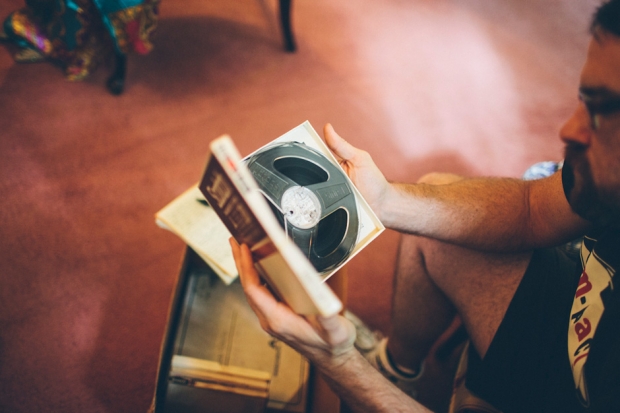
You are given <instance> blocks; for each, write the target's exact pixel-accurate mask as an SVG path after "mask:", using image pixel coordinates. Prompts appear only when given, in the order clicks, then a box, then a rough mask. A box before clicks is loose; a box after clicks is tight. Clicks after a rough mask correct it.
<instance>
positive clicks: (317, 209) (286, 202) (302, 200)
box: [280, 186, 321, 229]
mask: <svg viewBox="0 0 620 413" xmlns="http://www.w3.org/2000/svg"><path fill="white" fill-rule="evenodd" d="M280 206H281V208H282V211H283V212H284V217H285V218H286V220H287V221H288V222H289V223H290V224H291V225H294V226H295V227H297V228H300V229H309V228H312V227H314V226H316V225H317V224H318V223H319V220H320V219H321V202H320V201H319V198H317V196H316V195H315V194H314V192H312V191H311V190H309V189H308V188H306V187H303V186H293V187H290V188H288V189H287V190H286V191H284V193H283V194H282V203H281V205H280Z"/></svg>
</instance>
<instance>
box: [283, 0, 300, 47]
mask: <svg viewBox="0 0 620 413" xmlns="http://www.w3.org/2000/svg"><path fill="white" fill-rule="evenodd" d="M291 2H292V0H280V24H281V25H282V36H283V37H284V50H286V51H287V52H294V51H295V50H296V49H297V45H296V44H295V38H294V36H293V30H292V29H291V6H292V4H291Z"/></svg>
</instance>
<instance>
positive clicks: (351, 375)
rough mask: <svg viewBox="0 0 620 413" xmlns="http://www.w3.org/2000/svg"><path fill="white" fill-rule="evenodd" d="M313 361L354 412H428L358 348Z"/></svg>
mask: <svg viewBox="0 0 620 413" xmlns="http://www.w3.org/2000/svg"><path fill="white" fill-rule="evenodd" d="M313 361H314V364H315V366H316V367H318V368H319V370H320V371H321V373H322V374H323V376H324V377H325V380H326V381H327V383H328V384H329V386H330V387H331V388H332V390H334V392H335V393H336V394H337V395H338V396H339V397H340V399H341V400H342V401H344V402H345V403H346V404H347V406H348V407H349V408H350V409H351V410H352V411H354V412H359V413H368V412H375V413H383V412H385V413H405V412H407V413H422V412H424V413H428V412H430V410H428V409H427V408H425V407H424V406H423V405H421V404H419V403H418V402H417V401H415V400H414V399H412V398H410V397H409V396H407V395H406V394H405V393H403V392H402V391H401V390H400V389H398V388H397V387H396V386H394V385H393V384H392V383H390V382H389V381H388V380H387V379H386V378H385V377H383V376H382V375H381V374H380V373H379V372H378V371H377V370H375V369H374V368H373V367H372V366H371V365H370V364H369V363H368V361H366V360H365V359H364V358H363V357H362V355H361V354H360V353H358V352H357V351H352V352H351V353H350V354H348V355H346V356H344V359H343V360H340V361H339V362H334V361H333V360H330V359H329V357H326V358H322V357H319V358H318V359H314V360H313Z"/></svg>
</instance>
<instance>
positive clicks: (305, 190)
mask: <svg viewBox="0 0 620 413" xmlns="http://www.w3.org/2000/svg"><path fill="white" fill-rule="evenodd" d="M246 163H247V166H248V168H249V169H250V172H251V173H252V175H253V176H254V179H255V180H256V182H257V183H258V186H259V188H260V190H261V191H262V193H263V195H264V196H265V198H266V199H267V201H268V204H269V205H270V206H271V209H272V210H273V212H274V214H275V215H276V217H277V219H278V221H279V222H280V225H281V226H282V227H283V228H284V230H285V231H286V234H287V236H288V237H289V238H290V239H291V240H292V241H294V242H295V244H297V246H298V247H299V248H300V249H301V250H302V252H303V253H304V255H306V257H308V259H309V260H310V262H311V263H312V264H313V265H314V267H315V268H316V270H317V271H318V272H320V273H325V272H328V271H330V270H332V269H334V268H336V267H337V266H338V265H340V264H341V263H343V262H344V261H346V259H347V258H348V257H349V255H350V254H351V252H352V251H353V249H354V248H355V245H356V242H357V236H358V231H359V217H358V211H357V203H356V199H355V194H354V192H353V190H352V188H351V185H350V182H349V181H348V179H347V177H346V175H345V174H344V172H343V171H342V170H341V169H339V168H338V167H337V166H336V165H334V164H333V163H332V162H330V161H329V160H328V159H327V158H326V157H325V156H324V155H322V154H321V153H320V152H319V151H317V150H315V149H312V148H310V147H308V146H307V145H305V144H302V143H298V142H286V143H280V144H275V145H271V146H268V147H266V148H264V149H262V150H260V151H258V152H257V153H255V154H253V155H252V156H250V157H249V158H248V159H247V160H246Z"/></svg>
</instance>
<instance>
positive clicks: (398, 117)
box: [0, 0, 596, 413]
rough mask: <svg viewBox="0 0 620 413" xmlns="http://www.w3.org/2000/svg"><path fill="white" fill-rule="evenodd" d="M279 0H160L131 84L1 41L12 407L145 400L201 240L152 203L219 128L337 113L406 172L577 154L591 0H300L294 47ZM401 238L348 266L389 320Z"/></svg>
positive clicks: (5, 407) (4, 375)
mask: <svg viewBox="0 0 620 413" xmlns="http://www.w3.org/2000/svg"><path fill="white" fill-rule="evenodd" d="M22 4H23V2H22V1H20V0H6V1H3V2H2V3H1V4H0V16H1V17H2V18H4V16H6V15H8V13H9V12H11V11H12V10H14V9H16V8H18V7H21V5H22ZM275 4H276V3H275V2H274V1H272V0H270V1H266V2H265V1H262V0H261V1H251V0H245V1H238V2H237V1H236V2H227V1H215V2H205V1H193V0H191V1H167V0H164V1H163V4H162V7H161V21H160V25H159V27H158V29H157V32H156V33H155V37H154V43H155V49H154V50H153V52H152V53H151V54H149V55H147V56H131V57H130V58H129V67H128V78H127V87H126V91H125V93H124V94H123V95H122V96H119V97H115V96H111V95H110V94H109V93H108V92H107V91H106V90H105V88H104V82H105V79H106V78H107V76H108V73H109V71H110V68H107V67H102V68H100V69H99V70H98V71H97V72H96V73H95V74H94V75H93V76H92V77H91V78H89V79H88V80H87V81H85V82H81V83H70V82H67V81H65V80H64V78H63V75H62V71H61V70H60V69H59V68H57V67H55V66H53V65H51V64H49V63H40V64H31V65H18V64H15V63H13V61H12V58H11V55H10V54H9V51H8V49H7V48H0V277H1V283H2V288H1V290H0V291H1V292H0V332H1V333H0V334H1V335H0V411H2V412H7V413H22V412H23V413H32V412H59V413H60V412H62V413H73V412H75V413H78V412H80V413H84V412H88V413H103V412H106V413H123V412H127V413H139V412H145V411H146V409H147V408H148V406H149V403H150V400H151V396H152V392H153V387H154V379H155V370H156V366H157V360H158V351H159V346H160V340H161V337H162V334H163V331H164V324H165V317H166V312H167V308H168V302H169V298H170V294H171V292H172V288H173V285H174V283H175V279H176V275H177V270H178V265H179V262H180V259H181V254H182V251H183V244H182V243H181V241H180V240H178V239H177V238H176V237H175V236H174V235H172V234H170V233H168V232H165V231H163V230H161V229H158V228H157V227H156V226H155V224H154V219H153V215H154V213H155V212H156V211H157V210H159V209H160V208H161V207H163V206H164V205H165V204H166V203H167V202H169V201H170V200H172V199H173V198H174V197H176V196H177V195H178V194H180V193H181V192H182V191H184V190H185V189H186V188H187V187H189V186H190V185H192V184H193V183H194V182H196V181H197V180H198V179H199V177H200V174H201V172H202V168H203V165H204V162H205V160H206V156H207V147H208V143H209V141H210V140H211V139H213V138H215V137H217V136H219V135H220V134H222V133H229V134H230V135H232V137H233V138H234V139H235V140H236V141H237V142H238V143H239V146H240V148H241V151H242V152H243V153H244V154H247V153H249V152H250V151H252V150H254V149H256V148H258V147H259V146H261V145H263V144H265V143H266V142H268V141H270V140H271V139H273V138H275V137H277V136H279V135H280V134H282V133H284V132H286V131H287V130H289V129H291V128H292V127H294V126H296V125H298V124H300V123H301V122H303V121H304V120H306V119H308V120H310V122H311V123H312V124H313V125H314V126H315V128H317V130H321V129H322V126H323V124H325V123H326V122H331V123H332V124H333V125H334V126H335V128H336V130H337V131H339V132H340V134H342V135H343V136H344V137H345V138H347V139H349V140H350V142H352V143H353V144H355V145H357V146H359V147H362V148H365V149H367V150H368V151H370V152H371V154H372V155H373V157H374V159H375V161H376V162H377V164H378V165H379V166H380V167H381V168H382V170H383V171H384V172H385V174H386V176H387V177H388V178H389V179H391V180H400V181H402V180H406V181H413V180H415V179H416V178H418V177H419V176H421V175H422V174H423V173H425V172H430V171H432V170H443V171H449V172H455V173H461V174H466V175H470V176H473V175H491V174H493V175H508V176H519V175H520V174H521V173H522V172H523V171H524V170H525V169H526V168H527V166H528V165H530V164H532V163H534V162H536V161H541V160H549V159H559V158H561V156H562V145H561V143H560V141H559V139H558V138H557V130H558V128H559V126H560V125H561V122H562V120H563V119H564V118H566V117H567V116H568V115H569V114H570V112H571V110H572V108H573V106H574V105H575V103H576V95H577V81H578V75H579V70H580V68H581V64H582V62H583V59H584V56H585V48H586V45H587V41H588V34H587V24H588V19H589V15H590V14H591V11H592V9H593V5H594V4H596V2H595V1H592V0H591V1H587V2H576V1H574V0H559V1H554V2H549V1H545V0H528V1H523V0H520V1H518V0H510V1H502V2H483V1H478V0H466V1H460V0H459V1H457V0H438V1H425V0H412V1H402V0H389V1H382V2H376V1H371V0H358V1H355V2H342V1H328V0H317V1H312V2H304V1H296V2H295V4H294V9H293V17H294V18H293V23H294V29H295V33H296V36H297V41H298V46H299V50H298V52H297V53H295V54H287V53H284V52H283V51H282V44H281V39H280V35H279V29H278V26H277V20H276V12H275ZM396 244H397V235H396V234H395V233H392V232H386V233H385V234H384V235H382V237H381V238H380V239H379V240H377V241H376V242H375V243H374V244H372V245H371V246H370V247H369V248H367V249H366V250H365V251H363V253H362V254H360V255H359V256H358V257H356V258H355V260H354V261H353V262H352V263H351V265H350V270H349V274H350V279H349V287H350V291H349V302H350V308H351V309H352V310H353V311H355V312H356V313H357V314H358V315H360V316H361V317H362V318H364V319H365V320H367V321H368V322H369V323H370V324H371V325H372V326H374V327H376V328H382V329H385V328H386V326H387V325H388V323H389V302H390V294H391V289H392V286H391V278H392V268H393V262H394V258H395V246H396Z"/></svg>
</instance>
